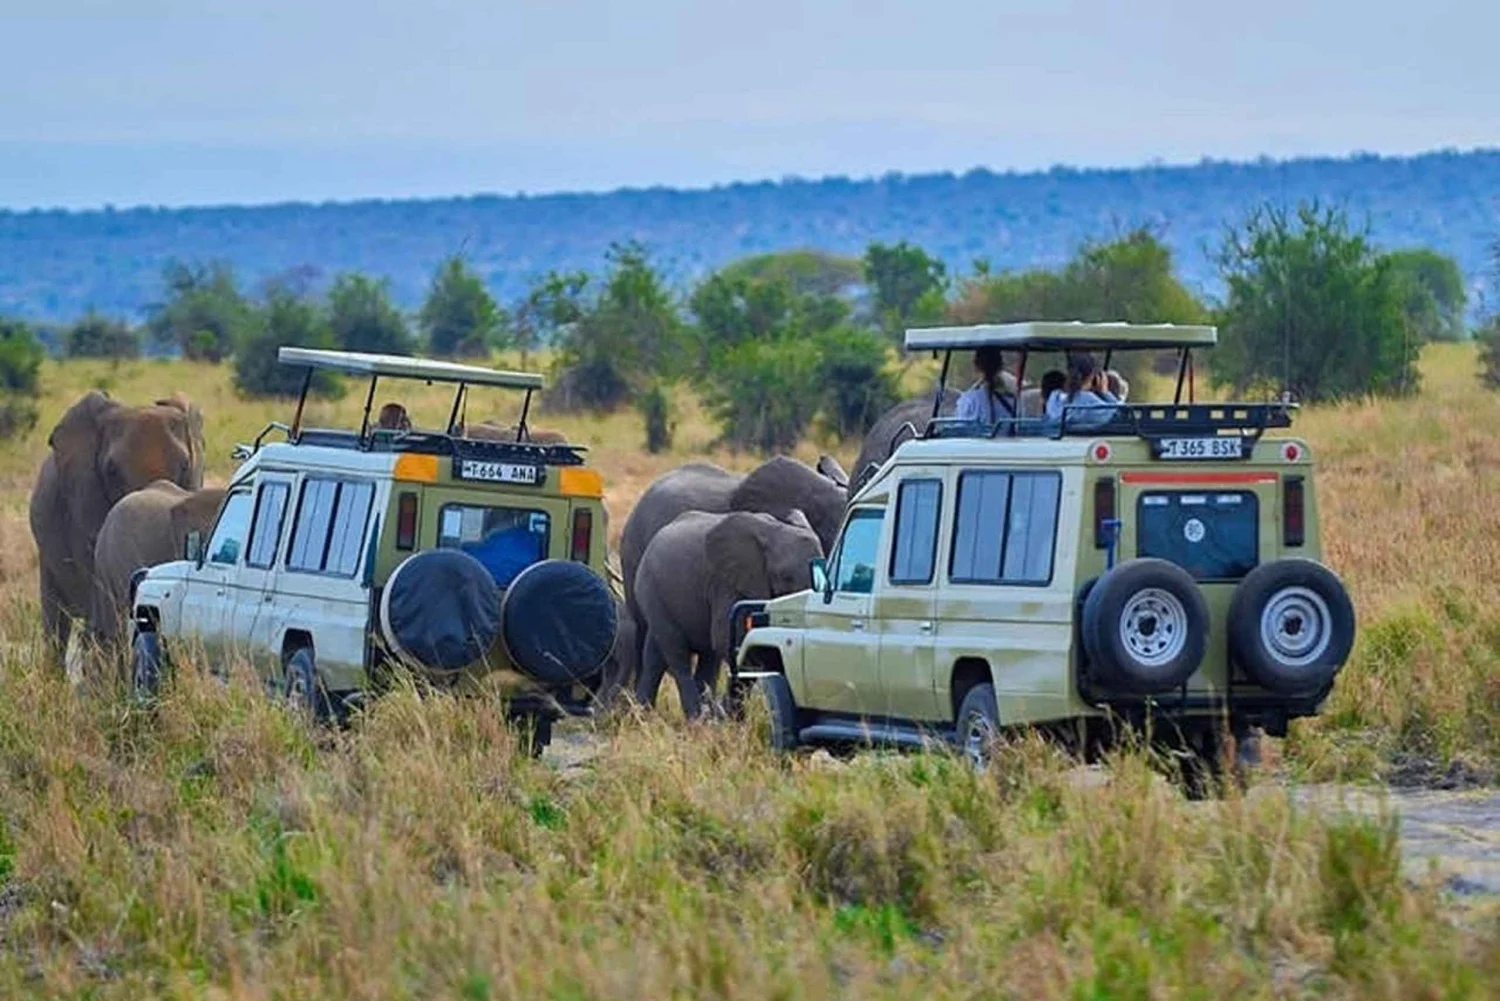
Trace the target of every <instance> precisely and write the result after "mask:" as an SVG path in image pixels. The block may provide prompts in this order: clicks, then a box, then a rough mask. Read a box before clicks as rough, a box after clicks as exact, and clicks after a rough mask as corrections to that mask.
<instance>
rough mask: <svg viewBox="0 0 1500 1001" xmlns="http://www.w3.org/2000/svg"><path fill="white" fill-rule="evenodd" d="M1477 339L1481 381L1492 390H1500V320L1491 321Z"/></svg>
mask: <svg viewBox="0 0 1500 1001" xmlns="http://www.w3.org/2000/svg"><path fill="white" fill-rule="evenodd" d="M1477 339H1478V341H1479V380H1480V381H1481V382H1483V383H1484V384H1485V385H1486V386H1488V387H1489V388H1490V389H1500V319H1494V320H1491V321H1490V322H1489V323H1488V324H1487V325H1486V326H1485V328H1484V329H1483V330H1481V331H1480V332H1479V335H1478V338H1477Z"/></svg>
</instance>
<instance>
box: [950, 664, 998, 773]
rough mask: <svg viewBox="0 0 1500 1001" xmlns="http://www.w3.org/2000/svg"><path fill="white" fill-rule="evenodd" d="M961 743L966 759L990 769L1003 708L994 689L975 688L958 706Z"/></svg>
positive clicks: (979, 686)
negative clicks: (998, 704)
mask: <svg viewBox="0 0 1500 1001" xmlns="http://www.w3.org/2000/svg"><path fill="white" fill-rule="evenodd" d="M957 723H958V741H959V747H960V748H962V749H963V752H964V756H965V757H967V758H968V759H969V761H970V762H972V763H973V765H974V767H975V768H984V767H987V766H988V765H989V763H990V750H991V749H992V748H993V747H994V746H995V741H996V740H998V739H999V737H1000V709H999V707H998V706H997V704H996V702H995V686H994V685H991V684H982V685H975V686H974V687H973V688H971V689H969V691H968V693H967V694H965V695H964V701H963V704H962V705H960V706H959V707H958V720H957Z"/></svg>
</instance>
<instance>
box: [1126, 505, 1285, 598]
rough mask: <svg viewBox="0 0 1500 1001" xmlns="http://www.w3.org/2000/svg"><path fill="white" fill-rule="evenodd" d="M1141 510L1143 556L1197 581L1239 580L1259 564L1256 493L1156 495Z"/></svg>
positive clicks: (1138, 539)
mask: <svg viewBox="0 0 1500 1001" xmlns="http://www.w3.org/2000/svg"><path fill="white" fill-rule="evenodd" d="M1136 508H1137V511H1136V532H1135V537H1136V550H1137V555H1139V556H1155V557H1157V558H1159V559H1164V560H1170V561H1171V562H1173V563H1176V564H1177V565H1178V566H1180V567H1182V568H1183V569H1184V570H1186V571H1187V572H1188V573H1190V574H1192V575H1193V577H1195V578H1196V579H1198V580H1239V579H1240V578H1241V577H1243V576H1245V575H1246V574H1248V573H1249V572H1250V571H1251V570H1254V569H1255V566H1256V564H1257V563H1259V562H1260V505H1259V503H1258V502H1257V500H1256V496H1255V494H1253V493H1249V492H1233V493H1204V492H1196V493H1195V492H1191V491H1163V492H1153V493H1147V494H1142V495H1141V498H1140V500H1139V501H1137V503H1136Z"/></svg>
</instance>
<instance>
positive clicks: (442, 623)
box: [380, 549, 500, 671]
mask: <svg viewBox="0 0 1500 1001" xmlns="http://www.w3.org/2000/svg"><path fill="white" fill-rule="evenodd" d="M380 632H381V636H382V637H383V638H384V639H385V641H386V643H387V644H388V645H389V646H390V647H391V649H392V650H393V651H394V652H395V653H396V654H397V655H398V656H400V657H402V658H404V659H406V660H410V661H415V662H416V663H417V664H420V665H421V666H423V667H426V668H429V669H431V670H434V671H455V670H457V669H459V668H461V667H464V666H466V665H468V664H472V663H474V662H475V661H477V660H480V659H482V658H483V657H484V655H485V654H486V653H488V652H489V650H490V648H491V647H493V646H494V644H495V639H496V637H498V636H499V635H500V589H499V588H498V587H496V586H495V579H494V578H493V577H491V576H490V572H489V571H488V570H486V569H485V568H484V564H482V563H480V562H479V561H478V560H476V559H475V558H474V557H472V556H470V555H469V554H468V553H465V552H461V551H460V550H457V549H431V550H428V551H426V552H421V553H417V554H415V555H413V556H409V557H407V558H406V559H405V560H404V561H403V562H402V563H401V565H400V566H398V567H396V569H395V571H394V572H393V573H392V574H391V576H390V578H389V579H388V580H387V581H386V583H385V590H384V592H383V593H382V594H381V596H380Z"/></svg>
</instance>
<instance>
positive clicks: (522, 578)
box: [500, 560, 619, 685]
mask: <svg viewBox="0 0 1500 1001" xmlns="http://www.w3.org/2000/svg"><path fill="white" fill-rule="evenodd" d="M500 622H501V637H502V638H503V639H504V641H505V650H506V652H507V653H509V654H510V659H511V660H512V661H513V662H514V663H515V665H516V667H518V668H520V669H521V670H522V671H524V672H525V673H527V674H529V675H530V676H531V677H533V678H535V679H537V680H538V681H541V682H544V683H546V684H551V685H567V684H572V683H573V682H575V681H585V680H587V679H588V678H591V677H593V676H594V675H595V674H598V673H599V671H600V669H601V668H603V667H604V662H605V661H606V660H608V659H609V655H610V652H611V651H612V650H613V649H614V645H615V634H616V632H617V631H618V628H619V617H618V613H617V611H616V608H615V598H614V595H613V594H611V593H610V590H609V585H608V584H606V583H605V582H604V578H602V577H600V576H599V575H598V574H596V573H594V571H592V570H590V569H589V568H588V567H586V566H584V565H583V564H582V563H570V562H567V561H565V560H543V561H542V562H540V563H534V564H532V565H531V566H529V567H527V568H526V569H525V570H523V571H521V573H520V574H519V575H518V576H517V577H516V579H515V580H513V581H511V584H510V587H509V588H507V589H506V591H505V598H504V600H503V601H502V602H501V606H500Z"/></svg>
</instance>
